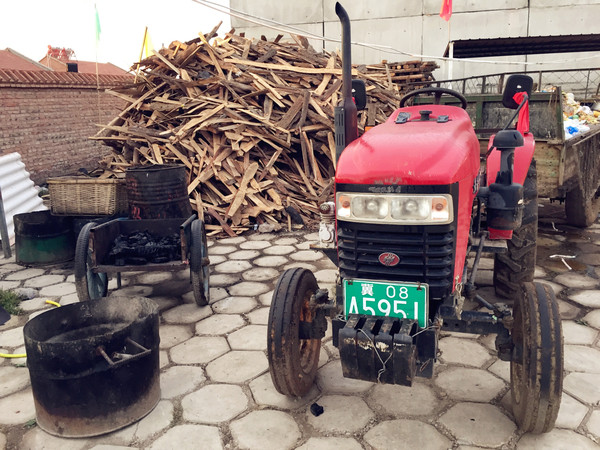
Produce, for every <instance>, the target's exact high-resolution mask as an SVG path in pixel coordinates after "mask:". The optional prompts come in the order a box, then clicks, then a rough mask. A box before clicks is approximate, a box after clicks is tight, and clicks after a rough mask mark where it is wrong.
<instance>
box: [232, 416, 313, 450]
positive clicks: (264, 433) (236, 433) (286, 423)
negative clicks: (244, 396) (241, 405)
mask: <svg viewBox="0 0 600 450" xmlns="http://www.w3.org/2000/svg"><path fill="white" fill-rule="evenodd" d="M230 429H231V435H232V437H233V440H234V443H235V444H234V445H235V447H236V448H245V449H252V450H255V449H256V450H287V449H292V448H294V447H295V446H296V444H297V443H298V441H299V440H300V438H301V437H302V434H301V433H300V429H299V428H298V425H297V424H296V422H295V421H294V419H293V418H292V416H290V415H289V414H286V413H284V412H281V411H271V410H263V411H253V412H251V413H250V414H248V415H247V416H245V417H242V418H241V419H238V420H236V421H234V422H232V423H231V425H230Z"/></svg>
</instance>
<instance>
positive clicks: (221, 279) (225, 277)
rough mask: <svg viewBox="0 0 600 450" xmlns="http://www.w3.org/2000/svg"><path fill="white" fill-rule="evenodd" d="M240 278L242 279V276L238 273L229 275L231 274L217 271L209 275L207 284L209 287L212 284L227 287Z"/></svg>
mask: <svg viewBox="0 0 600 450" xmlns="http://www.w3.org/2000/svg"><path fill="white" fill-rule="evenodd" d="M241 279H242V276H241V275H240V274H236V275H231V274H225V273H217V274H211V275H210V280H209V284H210V286H211V287H213V286H225V287H228V286H231V285H235V284H236V283H238V282H239V281H240V280H241Z"/></svg>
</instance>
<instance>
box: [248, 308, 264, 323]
mask: <svg viewBox="0 0 600 450" xmlns="http://www.w3.org/2000/svg"><path fill="white" fill-rule="evenodd" d="M269 310H270V308H258V309H255V310H254V311H252V312H250V313H248V314H246V317H247V318H248V320H249V321H250V323H251V324H253V325H267V324H268V323H269Z"/></svg>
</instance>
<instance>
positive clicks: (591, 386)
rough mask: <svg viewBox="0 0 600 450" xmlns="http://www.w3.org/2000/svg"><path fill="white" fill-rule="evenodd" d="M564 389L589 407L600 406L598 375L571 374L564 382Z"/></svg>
mask: <svg viewBox="0 0 600 450" xmlns="http://www.w3.org/2000/svg"><path fill="white" fill-rule="evenodd" d="M563 389H564V390H565V391H566V392H568V393H569V394H570V395H572V396H573V397H575V398H576V399H577V400H579V401H580V402H583V403H585V404H587V405H598V404H600V384H599V383H598V374H596V373H582V372H573V373H570V374H568V375H567V376H566V377H565V379H564V381H563Z"/></svg>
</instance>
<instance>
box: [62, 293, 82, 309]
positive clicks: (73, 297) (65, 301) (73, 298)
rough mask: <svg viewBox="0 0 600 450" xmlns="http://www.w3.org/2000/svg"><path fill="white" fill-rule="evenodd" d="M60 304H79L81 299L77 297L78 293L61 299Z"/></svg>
mask: <svg viewBox="0 0 600 450" xmlns="http://www.w3.org/2000/svg"><path fill="white" fill-rule="evenodd" d="M58 303H60V304H61V305H62V306H66V305H71V304H73V303H79V297H78V296H77V293H74V294H68V295H63V296H62V297H61V298H60V299H59V301H58Z"/></svg>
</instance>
